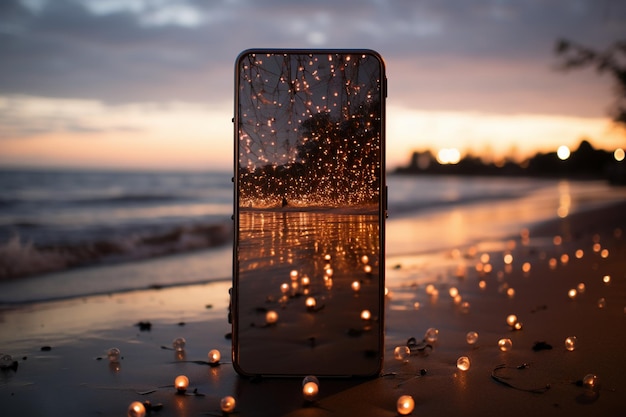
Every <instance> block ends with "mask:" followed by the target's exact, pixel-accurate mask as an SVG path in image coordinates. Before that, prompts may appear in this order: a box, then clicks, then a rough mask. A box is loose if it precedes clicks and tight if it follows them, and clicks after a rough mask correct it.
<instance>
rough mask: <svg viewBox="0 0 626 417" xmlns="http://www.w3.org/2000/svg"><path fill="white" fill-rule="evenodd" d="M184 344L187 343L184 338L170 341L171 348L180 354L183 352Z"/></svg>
mask: <svg viewBox="0 0 626 417" xmlns="http://www.w3.org/2000/svg"><path fill="white" fill-rule="evenodd" d="M186 344H187V341H186V340H185V338H184V337H177V338H176V339H174V340H173V341H172V347H173V348H174V350H175V351H176V352H182V351H183V350H185V345H186Z"/></svg>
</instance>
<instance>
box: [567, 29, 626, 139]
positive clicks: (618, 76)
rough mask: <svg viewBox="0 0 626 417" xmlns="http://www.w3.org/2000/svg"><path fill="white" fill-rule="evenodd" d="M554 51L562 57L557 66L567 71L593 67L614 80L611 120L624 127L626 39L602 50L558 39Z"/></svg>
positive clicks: (625, 123)
mask: <svg viewBox="0 0 626 417" xmlns="http://www.w3.org/2000/svg"><path fill="white" fill-rule="evenodd" d="M555 53H556V55H558V56H559V57H561V58H562V61H561V63H560V64H559V66H558V67H559V68H560V69H561V70H564V71H567V70H570V69H578V68H588V67H591V68H595V70H596V71H597V72H598V73H599V74H604V73H609V75H611V76H612V77H613V79H614V81H615V95H616V96H617V97H616V102H615V104H614V109H613V111H612V113H613V114H612V117H613V120H614V121H615V122H616V123H618V124H620V125H622V126H623V127H626V40H622V41H617V42H615V43H614V44H613V45H611V46H610V47H609V48H607V49H606V50H604V51H596V50H594V49H592V48H589V47H586V46H584V45H580V44H578V43H575V42H572V41H570V40H567V39H559V40H558V41H557V42H556V45H555Z"/></svg>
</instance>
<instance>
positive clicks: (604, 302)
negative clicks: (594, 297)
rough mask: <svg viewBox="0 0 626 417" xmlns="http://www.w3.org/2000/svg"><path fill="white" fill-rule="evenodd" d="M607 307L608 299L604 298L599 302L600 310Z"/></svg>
mask: <svg viewBox="0 0 626 417" xmlns="http://www.w3.org/2000/svg"><path fill="white" fill-rule="evenodd" d="M604 307H606V298H604V297H602V298H600V299H599V300H598V308H604Z"/></svg>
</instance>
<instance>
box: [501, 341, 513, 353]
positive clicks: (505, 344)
mask: <svg viewBox="0 0 626 417" xmlns="http://www.w3.org/2000/svg"><path fill="white" fill-rule="evenodd" d="M512 347H513V342H512V341H511V339H500V340H498V348H500V350H501V351H502V352H508V351H509V350H511V348H512Z"/></svg>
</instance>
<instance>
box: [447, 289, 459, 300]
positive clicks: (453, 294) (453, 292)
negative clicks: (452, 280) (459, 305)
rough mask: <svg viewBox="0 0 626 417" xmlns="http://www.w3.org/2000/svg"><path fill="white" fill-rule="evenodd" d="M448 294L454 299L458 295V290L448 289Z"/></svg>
mask: <svg viewBox="0 0 626 417" xmlns="http://www.w3.org/2000/svg"><path fill="white" fill-rule="evenodd" d="M448 293H449V294H450V297H452V298H455V297H456V296H457V295H459V290H458V289H457V288H456V287H450V289H449V290H448Z"/></svg>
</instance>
